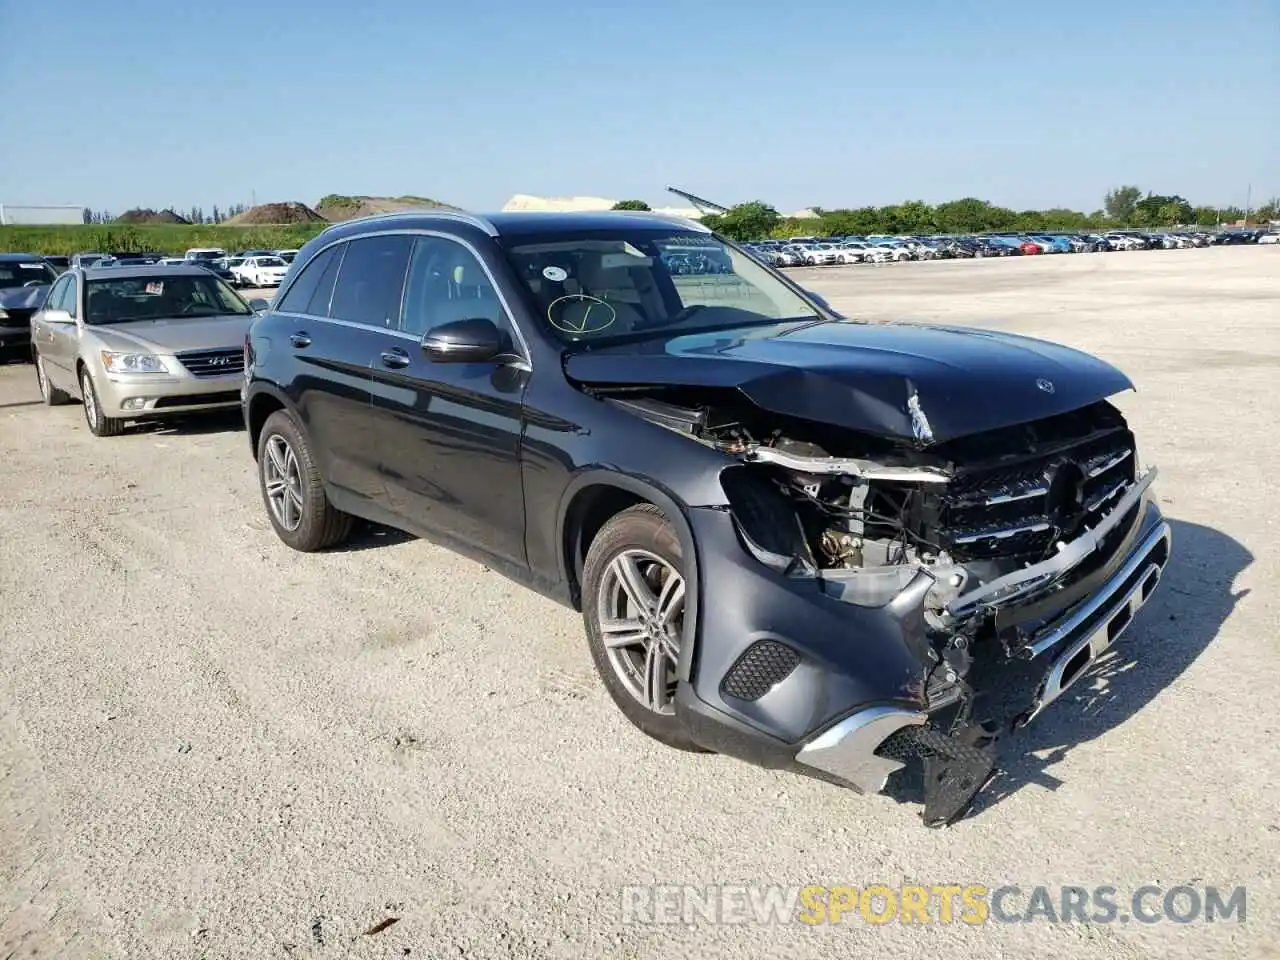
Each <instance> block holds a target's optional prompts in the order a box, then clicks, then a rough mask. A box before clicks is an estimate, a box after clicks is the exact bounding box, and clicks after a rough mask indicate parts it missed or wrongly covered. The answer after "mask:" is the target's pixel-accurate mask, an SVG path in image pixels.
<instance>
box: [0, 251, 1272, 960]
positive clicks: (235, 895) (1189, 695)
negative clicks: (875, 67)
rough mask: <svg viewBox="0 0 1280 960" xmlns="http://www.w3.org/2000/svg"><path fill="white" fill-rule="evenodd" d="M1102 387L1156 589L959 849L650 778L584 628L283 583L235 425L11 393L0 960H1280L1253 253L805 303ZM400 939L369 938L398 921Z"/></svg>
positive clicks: (407, 555)
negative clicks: (1114, 367) (1077, 907)
mask: <svg viewBox="0 0 1280 960" xmlns="http://www.w3.org/2000/svg"><path fill="white" fill-rule="evenodd" d="M793 276H796V277H797V278H799V279H800V280H801V282H803V283H805V284H807V285H810V286H812V288H813V289H815V290H817V291H819V292H821V293H823V294H824V295H825V296H827V297H828V299H829V300H830V301H831V302H832V303H833V304H834V305H835V306H837V307H839V308H842V309H843V310H844V311H845V312H846V313H849V314H850V315H855V316H861V317H867V318H882V319H891V318H892V319H913V320H940V321H947V322H957V323H965V324H970V323H972V324H981V325H987V326H993V327H999V328H1004V329H1009V330H1016V331H1019V332H1023V333H1027V334H1031V335H1036V336H1043V337H1047V338H1049V339H1054V340H1059V341H1064V342H1066V343H1069V344H1072V345H1074V346H1078V347H1081V348H1083V349H1085V350H1088V351H1091V352H1094V353H1097V354H1099V355H1100V356H1102V357H1103V358H1105V359H1107V360H1110V361H1112V362H1114V363H1116V364H1118V365H1119V366H1120V367H1121V368H1123V369H1124V370H1125V371H1127V372H1128V373H1129V374H1130V375H1131V376H1132V377H1133V379H1134V381H1135V383H1136V384H1137V387H1138V390H1137V392H1136V393H1133V394H1130V395H1126V396H1123V397H1120V398H1119V401H1118V402H1119V403H1120V405H1121V406H1122V407H1123V409H1124V410H1125V412H1126V414H1127V415H1128V416H1129V418H1130V420H1131V423H1132V425H1133V426H1134V428H1135V430H1136V431H1137V433H1138V437H1139V442H1140V449H1141V453H1142V459H1143V461H1144V462H1146V463H1155V464H1158V465H1159V466H1160V469H1161V472H1162V473H1161V478H1160V479H1159V480H1158V481H1157V483H1158V490H1159V494H1160V499H1161V502H1162V505H1163V507H1164V509H1165V511H1166V512H1167V515H1168V516H1169V518H1170V521H1171V523H1172V525H1173V528H1174V550H1175V556H1174V559H1173V561H1172V563H1171V565H1170V568H1169V570H1168V571H1167V573H1166V576H1165V578H1164V581H1163V583H1162V585H1161V587H1160V588H1159V592H1158V594H1157V596H1156V597H1155V598H1154V599H1153V601H1152V602H1151V603H1150V604H1149V605H1148V606H1147V607H1146V608H1145V609H1144V610H1143V611H1142V613H1141V614H1139V616H1138V619H1137V621H1136V622H1135V624H1134V625H1133V627H1132V628H1131V629H1130V631H1129V632H1128V633H1127V634H1126V635H1125V638H1124V639H1123V641H1121V643H1120V644H1119V645H1118V648H1117V649H1116V650H1114V651H1113V653H1112V654H1111V655H1110V656H1109V658H1108V660H1107V661H1106V662H1105V663H1104V664H1102V665H1101V667H1100V669H1099V670H1098V671H1097V672H1096V673H1095V674H1094V675H1092V676H1091V677H1089V678H1088V679H1086V680H1084V681H1082V682H1081V683H1080V684H1079V685H1078V686H1076V687H1075V688H1073V690H1072V693H1071V694H1069V695H1068V696H1066V697H1065V698H1063V699H1062V700H1061V701H1059V702H1058V703H1057V704H1056V705H1055V706H1054V707H1053V708H1052V709H1051V710H1050V711H1049V712H1048V713H1046V714H1045V715H1044V716H1043V717H1042V718H1041V719H1039V720H1038V721H1037V722H1036V723H1035V724H1034V725H1033V726H1032V727H1030V728H1028V729H1027V730H1025V731H1023V732H1021V733H1020V734H1019V735H1018V736H1017V737H1015V738H1014V739H1013V740H1012V741H1011V742H1010V743H1009V744H1008V745H1007V747H1006V759H1005V763H1004V766H1005V771H1006V772H1005V773H1004V775H1003V776H1002V778H1001V779H1000V780H999V781H997V783H996V784H995V785H994V787H993V789H992V790H991V791H990V792H989V794H988V795H986V796H985V797H984V799H983V801H982V803H981V805H980V807H979V809H978V810H977V811H976V812H975V814H974V815H973V816H972V817H971V818H970V819H968V820H965V821H963V822H962V823H960V824H958V825H956V826H955V827H953V828H951V829H949V830H944V831H930V830H926V829H924V828H923V827H922V826H921V824H920V822H919V820H918V818H917V813H918V809H917V808H915V807H912V806H907V805H902V804H897V803H895V802H894V801H893V800H891V799H888V798H885V797H861V796H857V795H855V794H852V793H849V792H845V791H842V790H839V789H837V788H835V787H832V786H829V785H826V784H823V783H820V782H817V781H811V780H808V779H805V778H802V777H798V776H794V775H791V774H786V773H777V772H769V771H764V770H759V769H755V768H753V767H751V766H748V765H746V764H743V763H739V762H736V761H733V760H730V759H726V758H721V757H715V756H697V755H687V754H681V753H676V752H672V751H669V750H666V749H664V748H662V747H660V746H658V745H656V744H654V743H652V742H650V741H648V740H646V739H645V738H644V737H643V736H642V735H641V734H640V733H639V732H637V731H636V730H635V729H633V728H632V727H631V726H630V725H629V724H627V723H626V722H625V721H624V720H623V719H622V717H621V716H620V714H619V713H618V712H617V711H616V710H615V709H614V707H613V706H612V704H611V703H610V702H609V701H608V698H607V696H606V694H605V693H604V691H603V689H602V688H601V687H600V685H599V683H598V682H597V679H596V677H595V676H594V674H593V672H592V666H591V661H590V658H589V656H588V653H587V650H586V646H585V644H584V642H583V636H582V629H581V625H580V622H579V620H578V618H577V616H576V615H575V614H573V613H572V612H571V611H568V610H565V609H562V608H560V607H557V606H555V605H553V604H551V603H550V602H549V601H546V600H543V599H541V598H539V597H536V596H534V595H532V594H529V593H526V592H523V591H522V590H520V589H519V588H517V587H516V586H514V585H512V584H511V583H509V582H506V581H505V580H503V579H501V578H500V577H498V576H497V575H496V574H494V573H491V572H489V571H487V570H486V569H484V568H483V567H481V566H479V565H478V564H475V563H472V562H470V561H466V560H461V559H458V558H457V557H455V556H453V555H451V554H449V553H447V552H445V551H444V550H442V549H440V548H437V547H435V546H433V545H431V544H429V543H425V542H422V541H418V540H414V539H412V538H409V537H405V536H400V535H398V534H394V533H389V532H377V533H375V532H370V533H367V534H365V535H363V536H362V537H361V538H359V539H358V540H357V541H356V542H355V543H354V544H353V545H352V546H351V547H350V548H348V549H345V550H342V551H335V552H331V553H327V554H323V555H313V556H304V555H301V554H297V553H293V552H291V551H290V550H288V549H287V548H286V547H284V546H283V545H282V544H281V543H280V542H279V541H278V540H277V539H276V537H275V536H274V534H273V533H272V531H271V528H270V526H269V525H268V522H267V519H266V516H265V514H264V509H263V506H262V503H261V501H260V499H259V494H258V489H257V486H256V482H255V476H254V470H253V465H252V461H251V458H250V454H249V450H248V446H247V443H246V440H245V436H244V434H243V432H242V431H241V430H240V429H239V425H238V422H237V419H236V418H235V417H234V416H233V417H230V418H227V417H223V418H219V419H214V420H204V421H193V422H190V423H185V424H177V425H171V426H165V427H162V428H156V427H145V428H138V429H133V430H131V431H129V432H128V433H127V434H126V435H125V436H123V437H121V438H118V439H110V440H100V439H95V438H94V437H92V436H91V435H90V434H89V432H88V430H87V429H86V427H85V424H84V420H83V417H82V415H81V411H80V408H79V407H78V406H68V407H59V408H45V407H43V406H42V405H40V403H39V401H38V395H37V391H36V385H35V377H34V375H33V373H32V369H31V367H30V366H28V365H24V364H11V365H8V366H4V367H0V958H3V960H8V958H30V957H37V956H39V957H74V958H97V957H122V958H123V957H130V958H139V957H157V958H159V957H163V958H168V960H174V958H193V960H194V958H202V957H208V958H215V957H217V958H237V960H244V958H257V957H264V958H266V957H278V958H301V957H388V958H391V957H396V958H402V957H411V958H420V957H421V958H426V957H431V958H435V957H454V956H457V957H476V958H516V957H519V958H524V957H542V956H548V957H583V958H598V957H605V956H619V957H635V958H664V957H673V956H689V957H703V958H711V957H725V958H735V960H740V958H746V957H768V958H781V957H789V958H809V957H812V958H830V957H834V956H866V955H873V954H874V955H884V956H903V957H920V958H930V960H933V958H936V957H939V956H966V957H971V958H974V960H987V958H991V960H995V958H1001V957H1027V956H1045V957H1049V956H1052V957H1065V958H1072V957H1089V958H1096V957H1103V958H1125V960H1128V958H1133V960H1137V958H1145V957H1150V956H1167V957H1196V958H1203V957H1211V956H1219V957H1228V956H1229V957H1263V956H1275V955H1276V954H1277V952H1280V939H1277V925H1276V916H1277V911H1276V899H1275V898H1276V874H1275V871H1276V862H1277V859H1278V857H1277V855H1278V854H1280V801H1278V800H1277V792H1276V790H1275V780H1276V774H1277V771H1278V770H1280V752H1278V751H1277V739H1278V735H1280V729H1278V720H1277V717H1278V714H1277V710H1276V700H1275V696H1276V693H1275V691H1276V683H1275V677H1276V675H1277V673H1278V672H1280V671H1278V670H1277V668H1278V667H1280V655H1278V654H1277V642H1278V639H1277V638H1278V637H1280V604H1278V602H1277V599H1276V592H1275V586H1276V584H1277V583H1280V548H1278V547H1277V540H1278V539H1280V506H1277V499H1276V498H1277V494H1278V493H1280V484H1278V483H1277V480H1276V477H1277V476H1280V445H1278V444H1277V443H1276V439H1275V436H1276V425H1277V424H1278V423H1280V387H1278V383H1280V376H1278V375H1280V248H1266V247H1261V248H1211V249H1204V250H1175V251H1160V252H1154V251H1153V252H1144V253H1118V254H1098V255H1076V256H1056V257H1053V256H1048V257H1036V258H1025V259H1023V258H1018V259H1009V260H986V261H979V262H941V263H922V264H902V265H888V266H884V267H850V268H828V269H817V270H801V271H795V272H794V273H793ZM645 883H669V884H690V885H697V886H703V885H706V884H712V883H726V884H760V885H764V884H782V885H786V886H793V885H794V886H802V885H806V884H843V883H847V884H851V885H854V886H858V887H865V886H866V885H868V884H872V883H885V884H888V885H890V886H896V885H898V884H902V883H922V884H926V885H929V884H943V883H956V884H968V883H980V884H986V885H988V886H992V887H994V886H999V885H1002V884H1017V885H1019V886H1020V887H1022V888H1023V889H1024V890H1030V889H1031V888H1032V887H1034V886H1036V885H1038V884H1045V885H1061V884H1070V885H1082V886H1088V887H1092V886H1096V885H1102V884H1109V885H1113V886H1115V887H1117V888H1119V890H1120V891H1121V895H1122V899H1123V897H1124V896H1125V895H1127V893H1128V892H1131V891H1132V890H1134V889H1135V888H1137V887H1139V886H1141V885H1143V884H1155V885H1160V886H1161V887H1163V888H1166V889H1167V888H1168V887H1171V886H1174V885H1177V884H1192V885H1195V886H1204V885H1217V886H1219V887H1228V888H1230V887H1235V886H1238V885H1244V886H1246V887H1247V888H1248V913H1247V920H1246V922H1244V923H1238V922H1236V921H1234V920H1232V921H1230V922H1225V923H1223V922H1219V923H1215V924H1208V923H1203V922H1197V923H1191V924H1185V925H1183V924H1176V923H1173V922H1170V921H1167V920H1166V921H1164V922H1162V923H1157V924H1151V925H1146V924H1138V923H1129V924H1120V923H1116V924H1112V925H1090V926H1083V925H1081V924H1079V923H1075V924H1058V925H1055V924H1049V923H1045V922H1036V923H1026V924H999V923H989V924H987V925H984V926H968V925H966V924H963V923H953V924H947V925H940V924H933V925H932V926H920V925H910V924H901V923H897V922H895V923H892V924H887V925H884V926H873V925H869V924H867V923H865V922H863V921H862V920H861V919H860V918H858V917H857V916H853V917H850V918H847V919H846V920H845V922H844V923H842V924H840V925H836V926H820V927H816V928H810V927H807V926H804V925H785V926H778V925H772V926H758V925H733V926H711V925H708V924H706V923H697V924H694V925H692V926H684V925H676V926H649V925H633V924H626V923H623V921H622V917H621V906H620V897H621V894H620V889H621V888H622V887H624V886H625V885H630V884H645ZM392 917H395V918H398V921H397V922H396V923H394V924H392V925H390V926H388V927H386V928H385V929H383V930H382V931H381V932H377V933H371V934H368V935H366V934H365V931H367V930H370V929H371V928H373V927H374V926H375V925H376V924H379V923H380V922H382V921H385V920H387V919H388V918H392Z"/></svg>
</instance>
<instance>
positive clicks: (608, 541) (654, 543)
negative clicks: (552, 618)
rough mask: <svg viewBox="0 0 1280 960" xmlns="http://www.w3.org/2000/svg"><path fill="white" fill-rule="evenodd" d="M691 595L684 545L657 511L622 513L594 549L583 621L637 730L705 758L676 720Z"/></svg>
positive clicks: (586, 572) (644, 508)
mask: <svg viewBox="0 0 1280 960" xmlns="http://www.w3.org/2000/svg"><path fill="white" fill-rule="evenodd" d="M691 589H692V588H691V586H690V585H689V584H688V583H687V582H686V580H685V576H684V563H683V558H682V556H681V551H680V540H679V538H678V537H677V536H676V532H675V530H674V528H672V526H671V524H670V523H669V522H668V521H667V519H666V517H664V516H663V515H662V511H661V510H659V509H658V508H657V507H655V506H653V505H652V504H647V503H645V504H640V505H638V506H635V507H631V508H630V509H628V510H624V511H622V512H621V513H619V514H618V515H617V516H615V517H614V518H613V519H612V520H610V521H609V522H608V523H606V524H605V525H604V527H603V528H602V529H601V530H600V532H599V533H598V534H597V535H596V538H595V539H594V540H593V541H592V542H591V548H590V550H589V551H588V552H587V559H586V563H585V564H584V566H583V571H582V615H583V620H584V621H585V623H586V628H587V643H588V645H589V647H590V649H591V658H592V659H593V660H594V661H595V665H596V672H597V673H599V675H600V679H601V681H602V682H603V683H604V686H605V689H606V690H608V691H609V695H610V696H611V697H612V698H613V702H614V703H616V704H617V705H618V708H619V709H620V710H622V712H623V714H624V715H625V716H626V718H627V719H628V720H630V721H631V722H632V723H633V724H635V725H636V726H637V727H639V728H640V729H641V730H643V731H644V732H645V733H647V734H648V735H649V736H651V737H653V738H654V739H655V740H658V741H660V742H662V743H665V744H666V745H667V746H670V747H675V748H677V749H680V750H690V751H701V750H702V749H703V748H701V747H699V746H698V745H697V744H696V743H694V742H693V741H692V740H691V739H689V737H688V736H687V735H686V734H685V732H684V731H683V729H682V728H681V727H680V724H679V722H678V721H677V719H676V715H675V692H676V687H677V684H678V681H677V679H676V678H677V665H678V663H679V661H680V649H681V645H682V643H683V637H684V613H685V609H686V606H687V602H688V596H689V591H690V590H691Z"/></svg>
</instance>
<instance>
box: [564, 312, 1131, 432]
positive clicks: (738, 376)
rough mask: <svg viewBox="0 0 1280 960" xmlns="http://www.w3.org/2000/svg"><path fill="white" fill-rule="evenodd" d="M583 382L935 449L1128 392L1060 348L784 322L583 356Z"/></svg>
mask: <svg viewBox="0 0 1280 960" xmlns="http://www.w3.org/2000/svg"><path fill="white" fill-rule="evenodd" d="M565 371H566V373H567V374H568V376H569V377H570V378H572V379H573V380H575V381H578V382H579V383H582V384H586V385H592V384H595V385H600V386H609V385H617V386H623V385H635V386H643V385H654V386H685V387H720V388H736V389H737V390H740V391H741V392H742V393H743V394H744V395H745V396H746V397H747V399H749V400H750V401H751V402H752V403H754V404H755V405H756V406H758V407H760V408H761V409H762V410H766V411H769V412H771V413H775V414H779V415H783V416H791V417H797V418H800V419H804V420H810V421H814V422H817V423H827V424H831V425H833V426H838V427H846V428H848V429H851V430H857V431H861V432H864V433H870V434H874V435H877V436H882V437H892V438H898V439H905V440H911V441H914V442H916V443H918V444H920V445H927V444H929V443H941V442H943V441H946V440H951V439H954V438H956V437H962V436H967V435H969V434H974V433H981V432H984V431H987V430H995V429H998V428H1000V427H1007V426H1012V425H1014V424H1017V423H1026V422H1028V421H1030V420H1038V419H1041V418H1043V417H1048V416H1053V415H1054V414H1059V413H1066V412H1067V411H1070V410H1075V409H1078V408H1080V407H1083V406H1086V405H1088V404H1090V403H1093V402H1095V401H1097V400H1101V399H1103V398H1105V397H1109V396H1112V395H1113V394H1116V393H1119V392H1121V391H1123V390H1130V389H1133V384H1132V383H1131V382H1130V381H1129V378H1128V377H1126V376H1125V375H1124V374H1123V373H1121V372H1120V371H1119V370H1117V369H1116V368H1115V367H1113V366H1111V365H1110V364H1108V363H1104V362H1103V361H1101V360H1098V359H1097V358H1095V357H1091V356H1089V355H1088V354H1086V353H1081V352H1080V351H1078V350H1072V349H1071V348H1070V347H1064V346H1060V345H1058V344H1054V343H1048V342H1046V341H1043V340H1035V339H1032V338H1030V337H1022V336H1018V335H1016V334H1009V333H1000V332H996V331H991V330H976V329H971V328H967V327H946V326H924V325H917V324H898V323H892V324H877V323H861V322H852V321H834V320H832V321H819V322H817V323H814V322H811V321H809V322H804V323H796V322H788V323H781V324H775V325H769V326H765V327H750V328H737V329H733V330H715V331H710V332H706V333H694V334H686V335H683V336H674V337H670V338H667V339H659V340H647V341H643V342H641V343H627V344H618V345H614V346H607V347H601V348H588V349H586V350H583V351H582V352H580V353H573V354H569V355H567V356H566V358H565Z"/></svg>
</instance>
